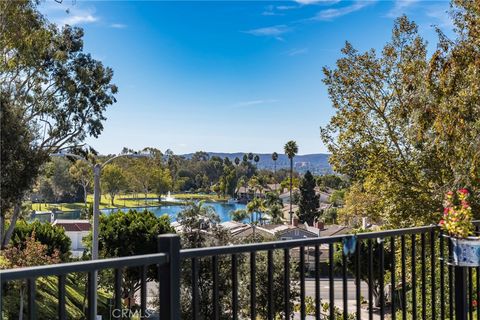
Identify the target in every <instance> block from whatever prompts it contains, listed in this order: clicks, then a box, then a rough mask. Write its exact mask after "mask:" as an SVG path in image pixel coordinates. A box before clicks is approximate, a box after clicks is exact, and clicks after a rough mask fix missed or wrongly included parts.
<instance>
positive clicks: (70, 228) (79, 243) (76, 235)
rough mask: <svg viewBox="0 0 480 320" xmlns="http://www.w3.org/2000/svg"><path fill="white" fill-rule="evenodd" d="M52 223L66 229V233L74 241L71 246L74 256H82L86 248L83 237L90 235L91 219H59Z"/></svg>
mask: <svg viewBox="0 0 480 320" xmlns="http://www.w3.org/2000/svg"><path fill="white" fill-rule="evenodd" d="M52 225H54V226H59V227H62V228H63V229H64V230H65V234H66V235H67V237H69V238H70V241H71V242H72V243H71V246H70V251H71V253H72V256H73V257H77V258H78V257H81V256H82V254H83V251H84V250H85V246H84V244H83V238H84V237H86V236H87V235H88V233H89V232H90V229H91V224H90V221H88V220H67V219H57V220H55V221H54V222H53V223H52Z"/></svg>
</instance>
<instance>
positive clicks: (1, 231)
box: [0, 212, 5, 249]
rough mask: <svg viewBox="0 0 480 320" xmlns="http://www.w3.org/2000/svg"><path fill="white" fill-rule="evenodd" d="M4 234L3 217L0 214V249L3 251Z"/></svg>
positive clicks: (0, 213)
mask: <svg viewBox="0 0 480 320" xmlns="http://www.w3.org/2000/svg"><path fill="white" fill-rule="evenodd" d="M4 234H5V215H4V213H3V212H0V249H3V236H4Z"/></svg>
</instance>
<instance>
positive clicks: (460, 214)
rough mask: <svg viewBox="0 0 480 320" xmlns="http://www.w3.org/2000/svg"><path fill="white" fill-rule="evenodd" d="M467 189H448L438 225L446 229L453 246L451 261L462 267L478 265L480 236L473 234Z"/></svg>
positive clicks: (479, 264)
mask: <svg viewBox="0 0 480 320" xmlns="http://www.w3.org/2000/svg"><path fill="white" fill-rule="evenodd" d="M469 196H470V193H469V191H468V190H467V189H459V190H457V191H456V192H453V191H450V192H448V193H447V194H446V195H445V203H444V210H443V218H442V220H440V227H441V228H442V229H443V230H445V231H446V233H447V234H448V236H449V237H450V240H451V242H452V246H453V248H452V249H453V250H452V251H453V261H452V263H453V264H455V265H457V266H462V267H478V266H480V237H475V236H473V234H474V233H473V232H474V226H473V223H472V220H473V218H472V208H471V207H470V204H469V202H468V198H469Z"/></svg>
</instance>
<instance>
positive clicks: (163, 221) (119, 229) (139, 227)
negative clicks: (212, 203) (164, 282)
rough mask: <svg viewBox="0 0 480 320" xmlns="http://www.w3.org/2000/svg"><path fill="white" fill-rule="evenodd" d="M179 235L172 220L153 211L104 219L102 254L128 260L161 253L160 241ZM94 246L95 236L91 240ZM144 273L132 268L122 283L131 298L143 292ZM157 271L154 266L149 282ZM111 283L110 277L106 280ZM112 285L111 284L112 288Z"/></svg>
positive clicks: (132, 211)
mask: <svg viewBox="0 0 480 320" xmlns="http://www.w3.org/2000/svg"><path fill="white" fill-rule="evenodd" d="M173 232H175V231H174V230H173V228H172V227H171V226H170V219H169V217H168V216H166V215H164V216H161V217H158V218H157V217H156V216H155V215H154V214H153V213H152V212H150V211H147V210H145V211H143V212H141V211H136V210H129V211H128V212H122V211H118V212H116V213H112V214H110V215H101V216H100V230H99V243H98V245H99V253H100V256H102V257H103V258H113V257H125V256H133V255H141V254H149V253H155V252H157V237H158V235H160V234H164V233H173ZM88 241H89V242H91V235H90V236H89V239H88ZM140 272H141V270H139V268H128V269H127V270H126V271H125V273H124V281H123V283H122V288H123V294H124V296H125V297H131V296H132V295H133V294H134V292H135V291H136V290H138V289H139V288H140V280H141V273H140ZM156 276H157V268H155V266H151V267H150V268H148V271H147V279H148V281H153V280H154V279H156V278H157V277H156ZM106 279H107V280H106V281H107V282H108V279H109V277H108V275H107V276H106ZM111 283H112V282H110V283H109V284H110V285H111Z"/></svg>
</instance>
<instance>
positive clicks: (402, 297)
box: [0, 226, 480, 320]
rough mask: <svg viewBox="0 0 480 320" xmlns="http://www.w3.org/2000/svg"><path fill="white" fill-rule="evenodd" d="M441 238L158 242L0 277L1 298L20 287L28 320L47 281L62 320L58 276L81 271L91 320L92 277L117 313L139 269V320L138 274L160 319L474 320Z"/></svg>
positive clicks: (473, 272) (387, 234) (474, 276)
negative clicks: (152, 278) (103, 285)
mask: <svg viewBox="0 0 480 320" xmlns="http://www.w3.org/2000/svg"><path fill="white" fill-rule="evenodd" d="M447 240H448V239H446V238H445V237H443V236H442V234H441V231H440V230H439V229H438V227H437V226H425V227H415V228H407V229H397V230H389V231H379V232H369V233H359V234H356V235H341V236H331V237H318V238H308V239H300V240H286V241H275V242H264V243H252V244H242V245H232V246H223V247H208V248H197V249H184V250H181V249H180V239H179V237H178V236H176V235H161V236H159V240H158V244H159V253H155V254H149V255H142V256H132V257H122V258H114V259H104V260H96V261H85V262H75V263H62V264H57V265H48V266H38V267H31V268H23V269H12V270H3V271H0V282H1V288H2V290H1V293H2V295H1V297H0V300H1V301H3V294H4V293H5V292H4V287H5V284H6V283H8V282H10V281H19V280H20V281H26V283H27V300H28V302H27V310H26V315H27V316H28V319H37V312H36V310H37V308H42V306H41V305H40V304H39V303H38V301H37V300H38V297H37V288H36V282H37V279H38V278H41V277H52V276H56V277H58V282H57V284H58V305H57V311H58V319H66V318H67V310H66V292H65V282H66V276H67V275H68V274H71V273H86V274H88V279H89V281H88V290H87V301H88V306H90V308H89V309H88V311H87V312H86V314H85V318H87V319H95V314H96V310H95V309H96V308H95V307H91V306H96V301H95V300H96V297H97V287H96V286H95V285H94V283H95V282H94V281H91V279H93V277H95V273H96V272H99V271H102V270H107V269H111V270H114V285H113V288H114V290H113V301H114V302H113V307H114V309H117V310H119V309H122V308H123V307H122V292H121V291H122V274H123V272H125V270H126V268H132V267H136V268H140V270H141V272H140V274H141V281H140V283H141V284H140V291H139V301H140V303H139V305H140V309H141V310H142V314H144V312H145V310H147V307H148V306H147V275H146V274H147V267H151V266H156V267H157V268H158V273H157V275H158V279H157V280H158V282H159V289H158V292H157V297H158V301H159V302H158V305H159V317H160V319H161V320H164V319H165V320H167V319H168V320H175V319H180V318H185V319H206V318H209V319H225V318H228V319H244V318H250V319H257V318H259V317H260V318H266V319H276V318H277V317H280V318H282V319H285V318H286V316H288V317H289V318H290V317H294V318H296V319H297V318H299V319H305V318H306V317H307V315H308V316H314V318H315V319H335V318H343V319H351V318H352V317H353V318H355V319H367V318H368V319H385V318H386V317H388V318H390V319H394V320H395V319H438V318H440V319H455V318H456V319H466V317H467V315H468V316H469V319H473V317H474V315H475V314H476V317H477V319H480V313H479V312H477V310H476V302H477V299H478V293H479V292H480V270H479V268H468V269H467V268H456V267H453V266H451V265H450V264H448V261H447V260H448V259H447V258H448V256H449V253H451V246H450V242H449V241H447ZM310 260H311V261H310ZM279 261H280V263H279ZM240 270H242V272H240ZM279 283H280V285H281V289H280V290H279V287H278V286H279ZM336 283H340V284H341V286H336ZM307 284H310V285H309V286H307ZM474 288H475V289H474ZM338 289H339V290H338ZM339 291H340V292H339ZM292 292H293V293H294V294H293V295H292ZM362 292H366V296H365V297H362ZM336 297H341V298H340V299H338V300H337V299H336ZM325 302H328V304H325ZM206 303H208V305H206ZM322 303H323V305H322ZM260 311H261V312H260ZM110 316H112V315H110ZM112 318H120V316H118V315H113V316H112Z"/></svg>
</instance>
